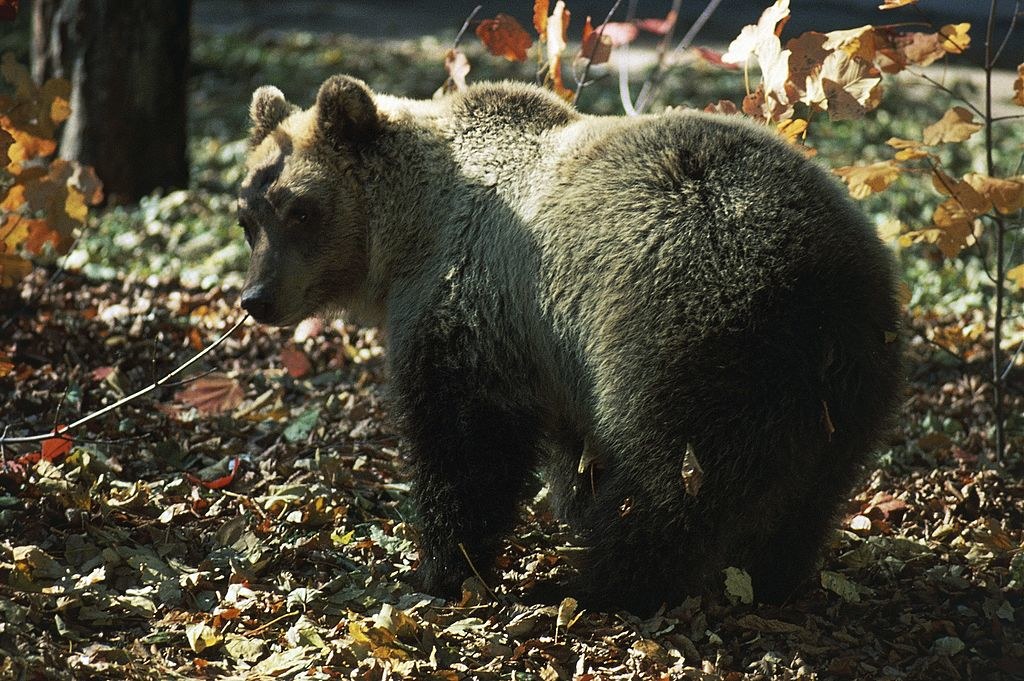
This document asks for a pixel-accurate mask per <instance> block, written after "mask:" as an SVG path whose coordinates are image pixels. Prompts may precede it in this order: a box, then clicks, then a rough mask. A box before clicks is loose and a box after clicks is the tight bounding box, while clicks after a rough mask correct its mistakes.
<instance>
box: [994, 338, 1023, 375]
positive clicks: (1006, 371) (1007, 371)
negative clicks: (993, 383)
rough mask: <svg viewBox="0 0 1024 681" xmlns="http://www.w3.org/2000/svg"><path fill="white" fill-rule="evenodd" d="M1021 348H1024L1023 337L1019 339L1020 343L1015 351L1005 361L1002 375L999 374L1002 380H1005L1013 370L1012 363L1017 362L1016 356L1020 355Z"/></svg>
mask: <svg viewBox="0 0 1024 681" xmlns="http://www.w3.org/2000/svg"><path fill="white" fill-rule="evenodd" d="M1021 350H1024V339H1022V340H1021V342H1020V345H1018V346H1017V350H1016V352H1014V353H1013V357H1011V358H1010V361H1009V362H1007V363H1006V368H1005V369H1003V373H1002V375H1000V376H999V378H1001V379H1002V380H1004V381H1005V380H1006V377H1007V376H1009V375H1010V372H1011V371H1013V365H1014V364H1016V363H1017V358H1018V357H1020V352H1021Z"/></svg>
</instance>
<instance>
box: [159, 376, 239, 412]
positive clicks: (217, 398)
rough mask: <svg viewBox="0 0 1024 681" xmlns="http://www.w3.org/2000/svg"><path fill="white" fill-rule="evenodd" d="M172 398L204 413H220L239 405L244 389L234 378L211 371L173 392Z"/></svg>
mask: <svg viewBox="0 0 1024 681" xmlns="http://www.w3.org/2000/svg"><path fill="white" fill-rule="evenodd" d="M174 398H175V399H176V400H179V401H181V402H184V403H185V404H187V405H189V406H192V407H195V408H196V409H198V410H199V411H201V412H203V413H204V414H220V413H223V412H226V411H231V410H232V409H234V408H235V407H237V406H238V405H240V404H241V403H242V400H243V399H244V398H245V391H244V390H243V389H242V386H241V385H240V384H239V382H238V381H237V380H235V379H234V378H231V377H229V376H228V375H226V374H220V373H213V374H210V375H209V376H203V377H202V378H200V379H197V380H195V381H193V382H192V383H189V384H188V385H187V386H186V387H185V388H184V389H182V390H179V391H178V392H177V393H175V395H174Z"/></svg>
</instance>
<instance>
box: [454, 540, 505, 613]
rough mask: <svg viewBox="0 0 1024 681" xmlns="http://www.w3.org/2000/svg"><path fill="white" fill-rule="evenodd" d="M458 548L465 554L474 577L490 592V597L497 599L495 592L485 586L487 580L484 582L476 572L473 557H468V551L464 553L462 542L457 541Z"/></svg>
mask: <svg viewBox="0 0 1024 681" xmlns="http://www.w3.org/2000/svg"><path fill="white" fill-rule="evenodd" d="M459 550H460V551H462V555H463V556H465V558H466V562H467V563H468V564H469V569H470V570H472V571H473V574H474V575H475V576H476V578H477V579H479V580H480V583H481V584H483V585H484V588H485V589H487V593H488V594H490V596H491V598H492V599H494V600H495V601H497V600H498V596H497V594H495V593H494V592H493V591H491V587H489V586H487V582H485V581H484V578H483V577H481V576H480V573H479V572H477V569H476V565H473V559H472V558H470V557H469V554H468V553H466V547H465V546H463V544H462V542H459Z"/></svg>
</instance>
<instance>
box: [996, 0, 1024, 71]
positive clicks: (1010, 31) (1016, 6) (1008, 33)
mask: <svg viewBox="0 0 1024 681" xmlns="http://www.w3.org/2000/svg"><path fill="white" fill-rule="evenodd" d="M1020 6H1021V0H1017V1H1016V2H1015V3H1013V14H1012V15H1011V16H1010V27H1009V28H1008V29H1006V35H1005V36H1003V42H1002V44H1001V45H999V49H998V50H996V53H995V55H994V56H993V57H992V66H995V65H996V62H998V61H999V57H1000V55H1002V54H1003V50H1004V49H1006V43H1008V42H1010V36H1011V35H1013V29H1014V28H1015V27H1016V26H1017V17H1018V16H1019V15H1020V13H1021V11H1020Z"/></svg>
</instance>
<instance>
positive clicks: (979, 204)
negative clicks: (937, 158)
mask: <svg viewBox="0 0 1024 681" xmlns="http://www.w3.org/2000/svg"><path fill="white" fill-rule="evenodd" d="M931 177H932V186H933V187H934V188H935V191H937V192H939V193H940V194H942V195H944V196H950V197H952V198H953V199H955V200H956V202H957V204H959V206H960V208H961V209H962V211H963V212H964V213H966V214H967V215H968V217H971V218H974V217H977V216H979V215H981V214H982V213H986V212H988V210H989V208H991V207H992V204H991V202H990V201H989V200H988V199H987V198H985V196H983V195H982V194H981V193H979V192H978V191H977V190H976V189H975V188H974V187H972V186H971V185H970V184H969V183H968V182H966V181H965V180H954V179H953V178H952V177H950V176H949V175H946V174H945V173H944V172H942V171H941V170H938V169H936V170H934V171H933V172H932V176H931Z"/></svg>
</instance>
